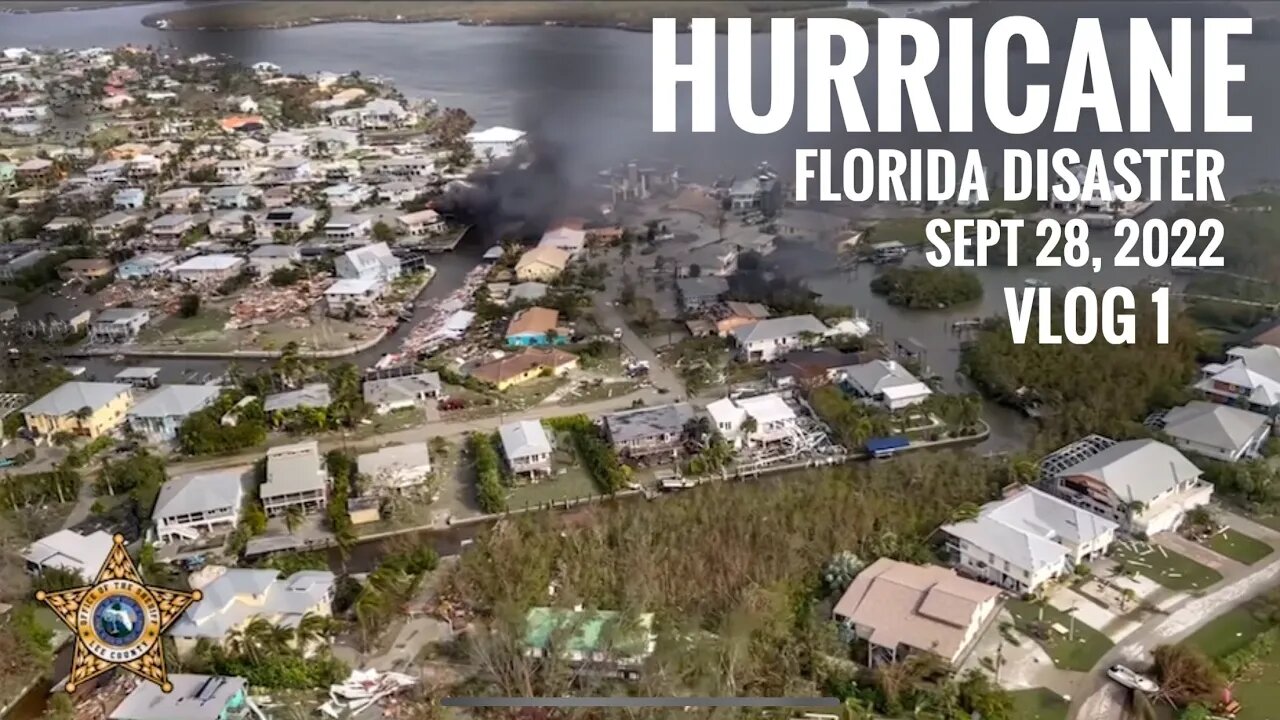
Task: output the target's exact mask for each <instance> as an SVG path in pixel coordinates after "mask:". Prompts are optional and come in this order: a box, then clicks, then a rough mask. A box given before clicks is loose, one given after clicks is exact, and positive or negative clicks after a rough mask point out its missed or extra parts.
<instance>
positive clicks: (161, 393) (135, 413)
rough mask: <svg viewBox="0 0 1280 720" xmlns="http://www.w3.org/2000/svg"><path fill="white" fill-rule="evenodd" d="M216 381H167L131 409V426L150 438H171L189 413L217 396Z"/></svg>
mask: <svg viewBox="0 0 1280 720" xmlns="http://www.w3.org/2000/svg"><path fill="white" fill-rule="evenodd" d="M221 392H222V388H220V387H218V386H216V385H165V386H164V387H162V388H160V389H159V390H156V391H155V392H153V393H151V394H150V395H148V396H146V397H145V398H143V399H142V400H140V401H139V402H138V403H137V404H136V405H134V406H133V409H131V410H130V411H129V427H130V428H131V429H132V430H133V431H134V432H136V433H139V434H140V435H142V436H143V437H145V438H147V439H148V440H150V441H151V442H157V443H161V442H169V441H170V440H173V439H174V437H176V436H177V434H178V428H179V427H181V426H182V423H183V422H184V421H186V419H187V417H188V416H189V415H191V414H193V413H195V412H198V411H200V410H203V409H205V408H207V407H209V406H210V405H212V404H213V402H214V401H215V400H217V399H218V395H219V394H220V393H221Z"/></svg>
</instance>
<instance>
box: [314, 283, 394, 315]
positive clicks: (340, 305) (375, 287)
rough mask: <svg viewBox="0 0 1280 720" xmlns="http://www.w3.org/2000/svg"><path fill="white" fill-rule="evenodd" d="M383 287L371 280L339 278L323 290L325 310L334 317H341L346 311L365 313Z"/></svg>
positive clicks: (379, 295)
mask: <svg viewBox="0 0 1280 720" xmlns="http://www.w3.org/2000/svg"><path fill="white" fill-rule="evenodd" d="M385 287H386V286H385V285H383V284H382V283H381V282H380V281H378V280H375V279H373V278H339V279H337V280H334V281H333V284H332V285H330V286H329V287H327V288H325V289H324V303H325V309H326V311H327V312H328V313H329V314H330V315H332V316H334V317H343V316H345V315H346V314H347V312H348V311H357V312H361V313H367V312H369V311H370V310H372V309H373V306H374V303H376V302H377V300H378V298H380V297H382V291H383V289H384V288H385Z"/></svg>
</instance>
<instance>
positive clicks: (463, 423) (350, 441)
mask: <svg viewBox="0 0 1280 720" xmlns="http://www.w3.org/2000/svg"><path fill="white" fill-rule="evenodd" d="M670 397H671V396H670V395H660V394H658V392H657V391H656V390H654V389H652V388H650V389H646V390H638V391H636V392H633V393H630V394H627V395H619V396H618V397H613V398H607V399H605V400H597V401H595V402H589V403H582V404H580V405H570V406H564V405H537V406H534V407H531V408H528V409H525V410H521V411H519V412H518V413H507V414H506V415H493V416H490V417H485V418H480V419H477V420H441V421H439V422H431V423H425V424H422V425H416V426H414V427H411V428H406V429H404V430H397V431H395V432H389V433H382V434H380V435H375V436H373V437H365V438H348V437H343V436H341V435H328V436H325V437H321V438H318V440H319V443H320V450H321V451H322V452H323V451H326V450H332V449H335V448H344V449H350V450H374V449H377V448H379V447H382V446H384V445H394V444H396V443H407V442H414V441H421V440H426V439H428V438H433V437H457V436H459V435H465V434H466V433H469V432H476V431H485V432H492V431H494V430H497V429H498V426H500V425H501V424H502V423H503V422H509V421H511V420H517V419H519V420H541V419H545V418H552V417H561V416H563V415H576V414H579V413H582V414H586V415H600V414H603V413H608V412H613V411H615V410H623V409H626V408H629V407H631V406H632V404H633V403H635V401H636V400H643V401H644V402H646V403H648V404H650V405H654V404H659V403H662V402H667V401H668V398H670ZM293 442H297V439H296V438H284V439H281V441H280V442H278V443H275V444H277V445H285V444H289V443H293ZM262 455H263V450H262V448H255V449H253V450H250V451H248V452H244V453H240V454H238V455H219V456H217V457H210V458H200V459H196V460H188V461H185V462H177V463H171V464H170V465H169V474H170V475H181V474H183V473H191V472H200V471H203V470H212V469H216V468H222V467H230V466H235V465H251V464H253V463H254V462H256V461H258V460H259V459H261V458H262Z"/></svg>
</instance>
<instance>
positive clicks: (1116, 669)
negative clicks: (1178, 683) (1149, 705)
mask: <svg viewBox="0 0 1280 720" xmlns="http://www.w3.org/2000/svg"><path fill="white" fill-rule="evenodd" d="M1107 677H1109V678H1111V679H1112V680H1114V681H1115V682H1117V683H1119V684H1120V685H1123V686H1124V687H1127V688H1129V689H1130V690H1137V691H1139V692H1144V693H1148V694H1151V695H1154V694H1155V693H1158V692H1160V686H1159V685H1157V684H1156V683H1155V681H1154V680H1152V679H1151V678H1149V677H1146V676H1144V675H1141V674H1140V673H1138V672H1136V671H1134V670H1131V669H1130V668H1127V667H1125V666H1124V665H1112V666H1111V667H1109V668H1107Z"/></svg>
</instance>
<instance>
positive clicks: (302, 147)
mask: <svg viewBox="0 0 1280 720" xmlns="http://www.w3.org/2000/svg"><path fill="white" fill-rule="evenodd" d="M309 142H310V141H309V140H308V139H307V137H306V136H305V135H299V134H297V133H291V132H285V131H280V132H274V133H271V136H270V137H268V138H267V148H266V149H267V155H268V156H269V157H273V158H281V157H290V156H298V155H302V154H303V153H305V152H306V151H307V145H308V144H309Z"/></svg>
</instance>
